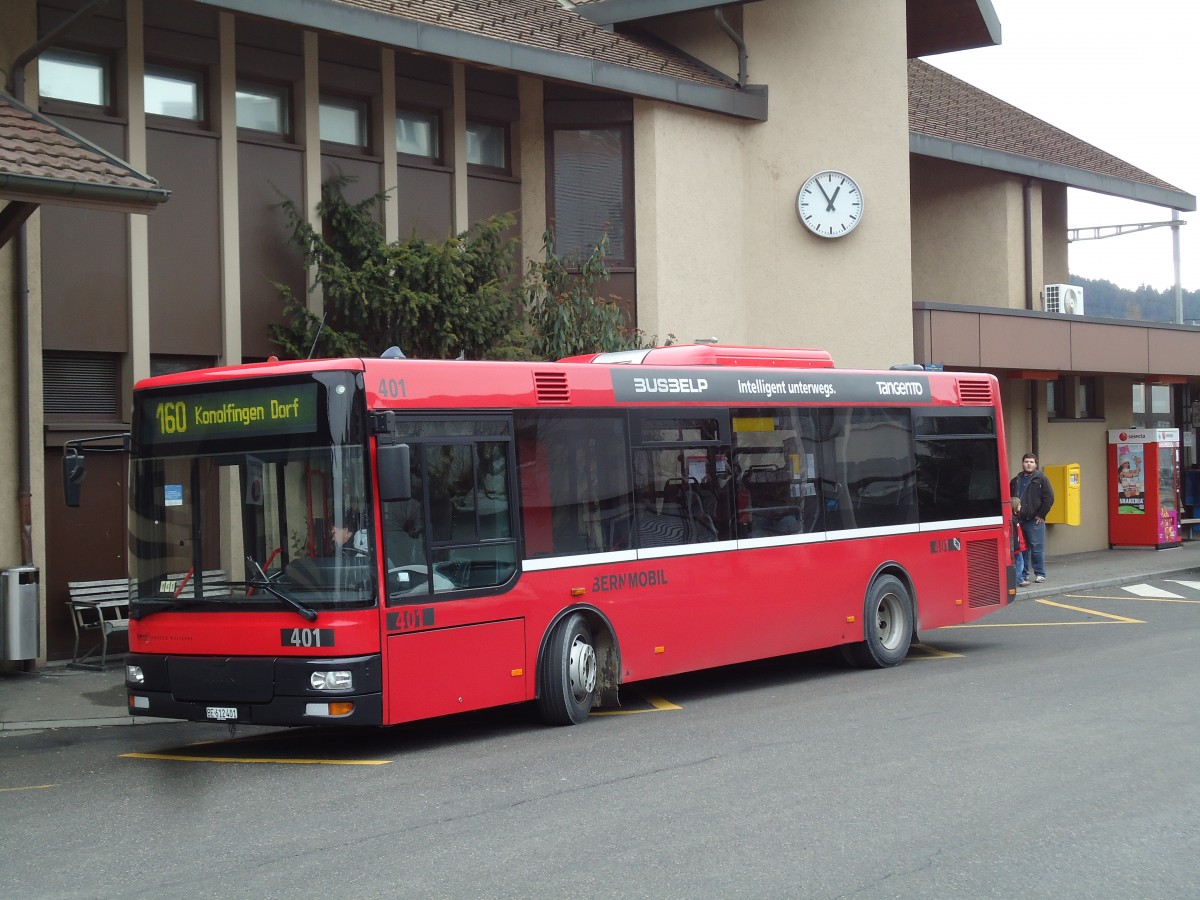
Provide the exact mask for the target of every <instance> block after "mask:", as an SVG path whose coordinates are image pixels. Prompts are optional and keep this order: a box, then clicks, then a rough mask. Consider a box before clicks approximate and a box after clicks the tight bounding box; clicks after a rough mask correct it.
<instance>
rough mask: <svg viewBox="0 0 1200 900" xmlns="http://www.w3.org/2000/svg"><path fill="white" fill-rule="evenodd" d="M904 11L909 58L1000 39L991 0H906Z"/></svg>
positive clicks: (990, 44)
mask: <svg viewBox="0 0 1200 900" xmlns="http://www.w3.org/2000/svg"><path fill="white" fill-rule="evenodd" d="M905 15H906V19H907V25H908V56H909V58H910V59H912V58H915V57H919V56H936V55H937V54H939V53H953V52H955V51H957V50H975V49H977V48H979V47H996V46H999V44H1000V43H1001V38H1000V33H1001V32H1000V17H999V16H997V15H996V9H995V7H993V6H992V0H939V2H930V0H908V2H907V4H906V12H905ZM952 26H954V27H952Z"/></svg>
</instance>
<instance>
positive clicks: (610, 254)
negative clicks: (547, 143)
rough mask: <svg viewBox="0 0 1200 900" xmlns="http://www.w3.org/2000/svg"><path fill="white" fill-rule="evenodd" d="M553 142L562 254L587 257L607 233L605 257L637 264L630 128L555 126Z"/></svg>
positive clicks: (556, 221) (612, 262)
mask: <svg viewBox="0 0 1200 900" xmlns="http://www.w3.org/2000/svg"><path fill="white" fill-rule="evenodd" d="M550 140H551V144H552V149H551V154H550V155H551V167H552V171H551V173H550V175H551V178H552V179H553V185H552V200H551V213H552V216H553V219H554V229H555V246H556V250H557V252H558V253H559V254H560V255H565V256H583V257H587V256H589V255H591V252H592V249H593V248H594V247H595V246H596V245H597V244H598V243H599V242H600V240H601V238H602V237H603V236H604V235H605V234H607V235H608V250H607V253H606V254H605V258H606V261H607V262H608V263H609V264H610V265H614V266H632V265H633V215H632V210H633V153H632V144H633V135H632V132H631V131H630V129H629V128H628V127H627V126H614V127H603V128H555V129H552V131H551V133H550Z"/></svg>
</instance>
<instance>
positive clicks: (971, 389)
mask: <svg viewBox="0 0 1200 900" xmlns="http://www.w3.org/2000/svg"><path fill="white" fill-rule="evenodd" d="M958 394H959V396H960V397H961V398H962V402H963V403H978V404H981V405H983V406H991V405H992V403H994V402H995V401H993V400H992V384H991V382H990V381H985V380H984V379H982V378H980V379H971V378H960V379H959V380H958Z"/></svg>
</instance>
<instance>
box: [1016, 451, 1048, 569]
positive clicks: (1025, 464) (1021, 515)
mask: <svg viewBox="0 0 1200 900" xmlns="http://www.w3.org/2000/svg"><path fill="white" fill-rule="evenodd" d="M1008 492H1009V493H1010V494H1011V495H1012V496H1013V497H1015V498H1016V499H1017V500H1018V501H1019V502H1018V503H1015V504H1013V505H1014V507H1015V508H1016V509H1017V524H1018V525H1019V526H1020V528H1021V533H1022V534H1024V535H1025V545H1026V548H1027V549H1026V551H1025V553H1023V554H1021V557H1022V558H1021V559H1018V560H1017V587H1027V586H1028V585H1029V576H1030V574H1032V575H1033V576H1034V578H1033V580H1034V581H1036V582H1037V583H1038V584H1041V583H1042V582H1043V581H1045V580H1046V558H1045V557H1046V516H1047V515H1048V514H1049V512H1050V507H1052V506H1053V505H1054V489H1053V488H1051V487H1050V482H1049V481H1048V480H1047V479H1046V474H1045V473H1044V472H1043V471H1042V470H1041V469H1039V468H1038V464H1037V457H1036V456H1034V455H1033V454H1032V453H1026V454H1025V455H1024V456H1022V457H1021V471H1020V472H1018V473H1017V475H1016V476H1015V477H1014V478H1013V480H1012V481H1011V482H1010V483H1009V485H1008Z"/></svg>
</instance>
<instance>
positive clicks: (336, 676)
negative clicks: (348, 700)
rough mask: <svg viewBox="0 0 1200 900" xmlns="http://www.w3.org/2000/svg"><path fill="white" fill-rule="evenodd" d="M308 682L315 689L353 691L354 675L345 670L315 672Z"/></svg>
mask: <svg viewBox="0 0 1200 900" xmlns="http://www.w3.org/2000/svg"><path fill="white" fill-rule="evenodd" d="M308 683H309V684H311V685H312V689H313V690H314V691H352V690H354V676H353V675H352V674H351V673H350V672H347V671H345V670H335V671H333V672H313V673H312V675H310V676H309V679H308Z"/></svg>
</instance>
